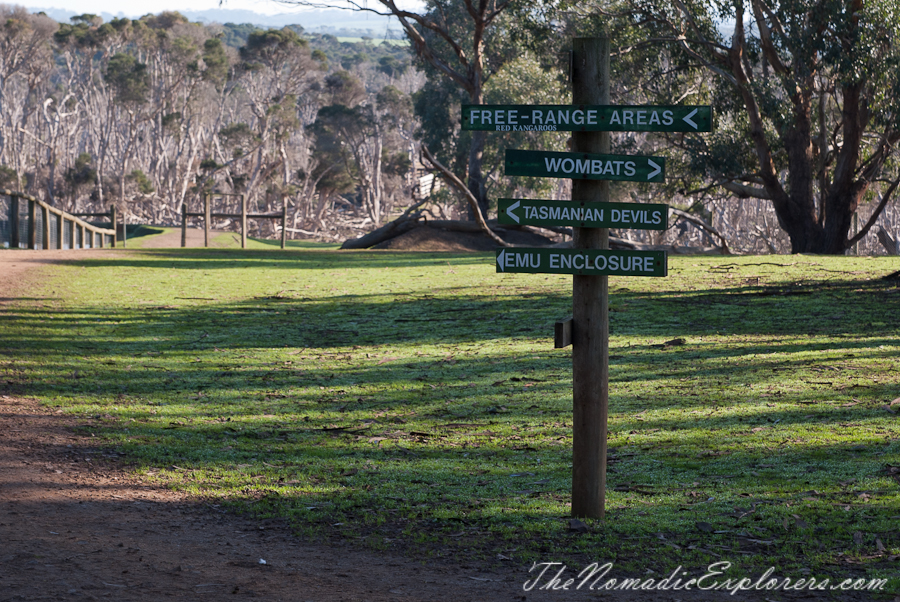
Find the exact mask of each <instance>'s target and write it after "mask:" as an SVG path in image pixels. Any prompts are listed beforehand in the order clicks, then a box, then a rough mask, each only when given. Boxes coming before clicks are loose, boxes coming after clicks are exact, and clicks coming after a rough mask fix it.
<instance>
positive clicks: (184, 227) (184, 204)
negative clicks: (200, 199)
mask: <svg viewBox="0 0 900 602" xmlns="http://www.w3.org/2000/svg"><path fill="white" fill-rule="evenodd" d="M186 246H187V201H183V202H182V203H181V248H182V249H183V248H185V247H186Z"/></svg>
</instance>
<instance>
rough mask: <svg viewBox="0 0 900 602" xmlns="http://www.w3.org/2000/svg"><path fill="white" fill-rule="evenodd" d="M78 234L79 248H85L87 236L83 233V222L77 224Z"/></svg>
mask: <svg viewBox="0 0 900 602" xmlns="http://www.w3.org/2000/svg"><path fill="white" fill-rule="evenodd" d="M78 234H80V235H81V248H82V249H86V248H87V237H86V236H85V235H84V234H85V230H84V224H78Z"/></svg>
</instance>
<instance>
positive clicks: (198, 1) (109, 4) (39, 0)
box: [3, 0, 418, 18]
mask: <svg viewBox="0 0 900 602" xmlns="http://www.w3.org/2000/svg"><path fill="white" fill-rule="evenodd" d="M3 3H4V4H16V5H21V6H24V7H26V8H28V9H29V10H38V9H47V8H58V9H63V10H70V11H74V12H76V13H78V14H83V13H93V14H97V13H104V12H106V13H111V14H113V15H119V14H120V13H121V14H122V15H123V16H126V17H131V18H137V17H140V16H142V15H146V14H147V13H153V14H157V13H159V12H162V11H164V10H177V11H182V12H185V11H201V10H209V9H214V8H223V9H232V10H251V11H253V12H256V13H260V14H264V15H275V14H279V13H295V12H302V10H303V9H302V8H301V7H296V6H289V5H286V4H281V3H278V2H275V1H274V0H224V1H223V2H222V3H221V4H220V3H219V0H134V1H132V2H123V1H122V0H18V1H17V0H5V1H4V2H3ZM373 4H377V3H373ZM398 4H399V5H400V6H415V5H416V4H418V3H417V2H415V1H414V0H409V1H407V2H400V3H398Z"/></svg>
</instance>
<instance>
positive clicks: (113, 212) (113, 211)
mask: <svg viewBox="0 0 900 602" xmlns="http://www.w3.org/2000/svg"><path fill="white" fill-rule="evenodd" d="M116 217H117V216H116V206H115V205H110V206H109V221H111V222H112V231H113V239H112V246H113V247H115V246H118V245H117V243H118V242H119V231H118V229H117V227H116V222H117V221H118V220H117V219H116ZM122 225H123V226H124V225H125V224H122ZM122 246H125V228H122Z"/></svg>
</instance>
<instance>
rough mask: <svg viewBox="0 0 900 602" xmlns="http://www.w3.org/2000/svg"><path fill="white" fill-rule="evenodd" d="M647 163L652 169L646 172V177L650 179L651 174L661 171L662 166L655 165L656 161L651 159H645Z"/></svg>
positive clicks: (654, 174)
mask: <svg viewBox="0 0 900 602" xmlns="http://www.w3.org/2000/svg"><path fill="white" fill-rule="evenodd" d="M647 163H649V164H650V167H652V168H653V171H651V172H650V173H648V174H647V179H648V180H652V179H653V176H656V175H659V172H661V171H662V167H661V166H659V165H657V163H656V162H655V161H654V160H653V159H647Z"/></svg>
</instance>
